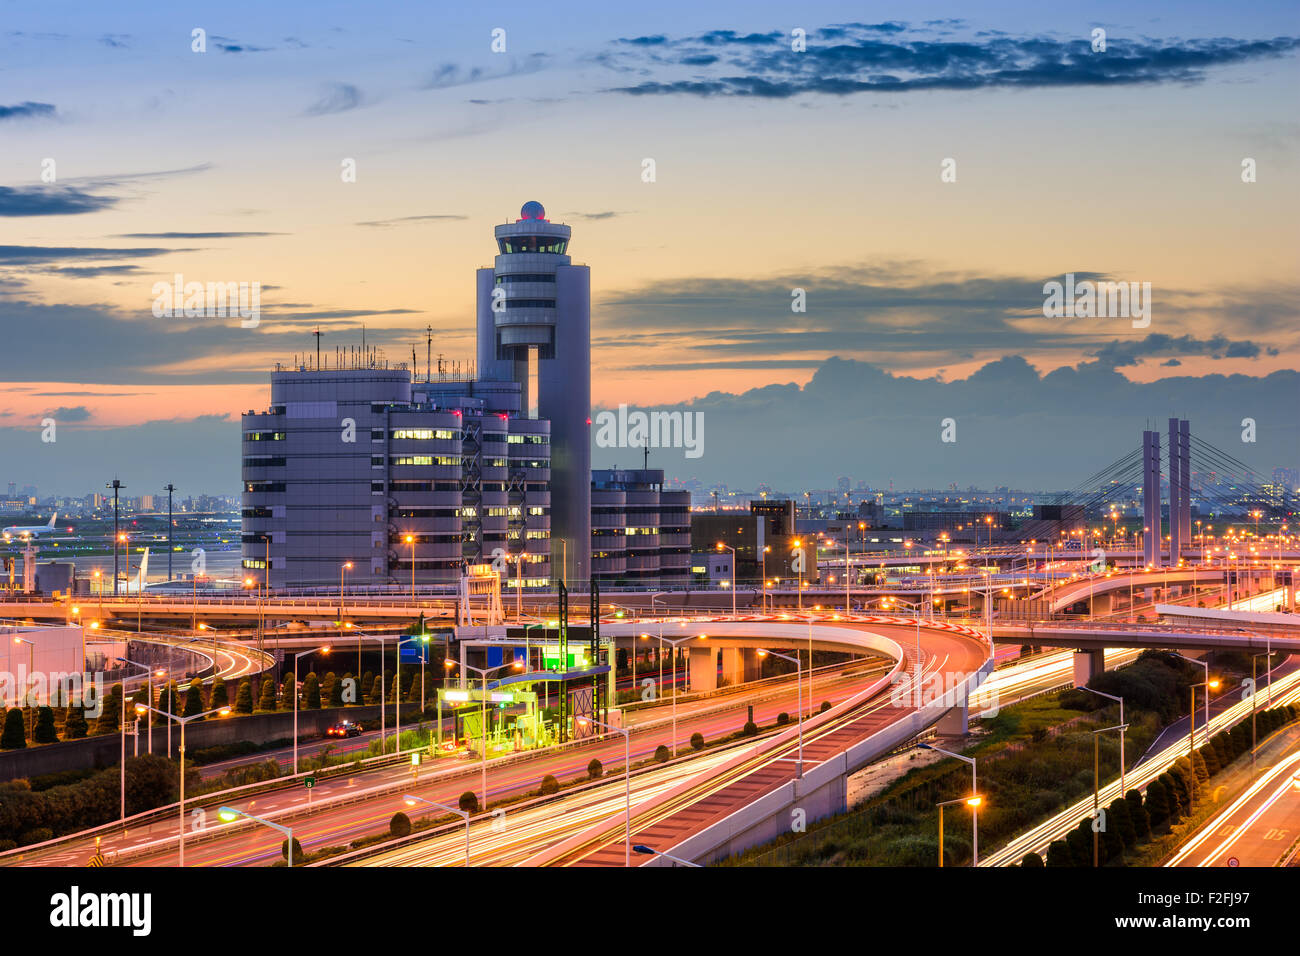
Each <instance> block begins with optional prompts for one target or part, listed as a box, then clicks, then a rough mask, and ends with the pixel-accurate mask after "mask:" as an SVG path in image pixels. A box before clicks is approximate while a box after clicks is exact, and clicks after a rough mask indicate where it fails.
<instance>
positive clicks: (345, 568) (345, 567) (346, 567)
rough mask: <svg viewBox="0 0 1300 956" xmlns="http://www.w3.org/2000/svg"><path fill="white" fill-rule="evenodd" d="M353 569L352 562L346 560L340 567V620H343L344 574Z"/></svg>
mask: <svg viewBox="0 0 1300 956" xmlns="http://www.w3.org/2000/svg"><path fill="white" fill-rule="evenodd" d="M351 570H352V562H351V561H348V562H346V563H345V564H344V565H343V566H342V567H340V568H339V620H340V621H342V620H343V575H344V574H346V573H347V572H349V571H351Z"/></svg>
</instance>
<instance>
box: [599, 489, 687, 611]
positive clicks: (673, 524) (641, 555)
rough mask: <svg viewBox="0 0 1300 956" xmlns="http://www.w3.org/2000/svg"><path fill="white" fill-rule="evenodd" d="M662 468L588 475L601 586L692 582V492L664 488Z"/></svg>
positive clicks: (659, 584) (675, 584) (663, 584)
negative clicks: (589, 476)
mask: <svg viewBox="0 0 1300 956" xmlns="http://www.w3.org/2000/svg"><path fill="white" fill-rule="evenodd" d="M663 484H664V473H663V471H662V470H660V469H653V468H651V469H642V468H637V469H606V470H598V471H593V472H592V473H591V568H592V571H591V573H592V577H593V578H594V579H595V580H596V581H598V582H599V583H600V584H601V585H602V586H610V585H632V586H636V585H646V586H655V587H659V586H678V585H684V584H686V583H688V582H689V580H690V566H691V516H690V492H688V491H665V490H664V487H663Z"/></svg>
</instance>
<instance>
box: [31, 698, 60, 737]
mask: <svg viewBox="0 0 1300 956" xmlns="http://www.w3.org/2000/svg"><path fill="white" fill-rule="evenodd" d="M58 739H59V735H58V734H57V733H56V732H55V730H54V709H53V708H52V707H37V708H36V725H35V726H34V727H33V728H32V740H34V741H35V742H36V743H38V744H52V743H56V742H57V741H58Z"/></svg>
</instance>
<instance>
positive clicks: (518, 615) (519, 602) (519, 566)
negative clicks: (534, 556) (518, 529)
mask: <svg viewBox="0 0 1300 956" xmlns="http://www.w3.org/2000/svg"><path fill="white" fill-rule="evenodd" d="M526 560H528V552H527V551H520V552H519V554H518V555H516V556H515V620H516V621H519V622H520V623H522V622H523V619H524V562H525V561H526Z"/></svg>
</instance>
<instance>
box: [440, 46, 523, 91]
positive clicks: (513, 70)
mask: <svg viewBox="0 0 1300 956" xmlns="http://www.w3.org/2000/svg"><path fill="white" fill-rule="evenodd" d="M546 60H547V55H546V54H545V53H530V54H529V55H528V56H527V57H525V58H524V59H523V60H522V61H520V60H517V59H514V58H511V60H510V61H509V65H508V66H506V68H505V69H501V70H486V69H484V68H483V67H481V66H474V67H463V66H460V65H459V64H457V63H443V64H441V65H439V66H437V67H435V68H434V70H433V72H432V73H431V74H429V76H428V77H427V78H426V79H425V81H424V82H423V83H421V84H420V88H421V89H425V90H446V89H451V88H452V87H454V86H467V85H469V84H471V83H485V82H488V81H490V80H499V79H503V78H505V77H510V76H524V75H527V74H529V73H536V72H537V71H538V70H541V69H542V68H543V67H544V66H545V65H546Z"/></svg>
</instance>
